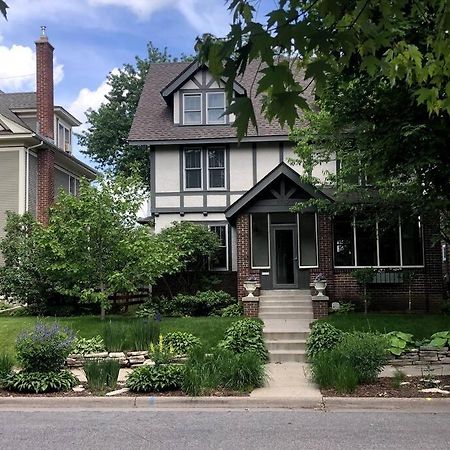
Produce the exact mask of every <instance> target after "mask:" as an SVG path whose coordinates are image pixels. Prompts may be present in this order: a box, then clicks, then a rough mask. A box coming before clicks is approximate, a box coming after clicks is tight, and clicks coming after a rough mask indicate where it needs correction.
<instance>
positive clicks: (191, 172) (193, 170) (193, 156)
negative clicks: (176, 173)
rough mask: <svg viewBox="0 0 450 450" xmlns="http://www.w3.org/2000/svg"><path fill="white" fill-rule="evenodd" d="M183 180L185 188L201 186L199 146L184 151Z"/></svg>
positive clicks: (198, 187)
mask: <svg viewBox="0 0 450 450" xmlns="http://www.w3.org/2000/svg"><path fill="white" fill-rule="evenodd" d="M184 180H185V181H184V186H185V188H186V189H201V188H202V150H201V149H200V148H193V149H186V150H185V151H184Z"/></svg>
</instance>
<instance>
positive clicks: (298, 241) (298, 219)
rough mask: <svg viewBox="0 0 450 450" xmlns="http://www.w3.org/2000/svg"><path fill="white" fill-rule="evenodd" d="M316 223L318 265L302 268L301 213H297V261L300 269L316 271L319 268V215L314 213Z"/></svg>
mask: <svg viewBox="0 0 450 450" xmlns="http://www.w3.org/2000/svg"><path fill="white" fill-rule="evenodd" d="M314 223H315V230H316V265H315V266H302V265H301V253H300V213H297V258H298V259H297V261H298V268H299V269H316V268H318V267H319V235H318V231H319V229H318V220H317V213H316V212H315V213H314Z"/></svg>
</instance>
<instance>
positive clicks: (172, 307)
mask: <svg viewBox="0 0 450 450" xmlns="http://www.w3.org/2000/svg"><path fill="white" fill-rule="evenodd" d="M235 301H236V300H235V299H234V298H233V297H231V295H230V294H228V293H227V292H224V291H199V292H197V293H196V294H195V295H186V294H178V295H176V296H175V297H174V298H173V299H170V300H166V301H165V304H163V305H162V306H163V312H164V313H167V314H168V315H172V316H209V315H217V314H219V313H220V311H221V310H222V309H223V308H224V307H226V306H228V305H230V304H232V303H234V302H235Z"/></svg>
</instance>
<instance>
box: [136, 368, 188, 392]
mask: <svg viewBox="0 0 450 450" xmlns="http://www.w3.org/2000/svg"><path fill="white" fill-rule="evenodd" d="M183 372H184V367H183V366H182V365H178V364H163V365H157V366H142V367H138V368H137V369H134V370H133V372H131V374H130V375H129V376H128V378H127V387H128V388H130V390H131V391H133V392H165V391H174V390H178V389H180V388H181V385H182V383H183Z"/></svg>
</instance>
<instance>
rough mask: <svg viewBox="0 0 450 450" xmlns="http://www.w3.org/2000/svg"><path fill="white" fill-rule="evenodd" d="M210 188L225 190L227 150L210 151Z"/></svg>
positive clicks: (216, 149)
mask: <svg viewBox="0 0 450 450" xmlns="http://www.w3.org/2000/svg"><path fill="white" fill-rule="evenodd" d="M208 187H209V188H210V189H224V188H225V149H223V148H215V149H209V150H208Z"/></svg>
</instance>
